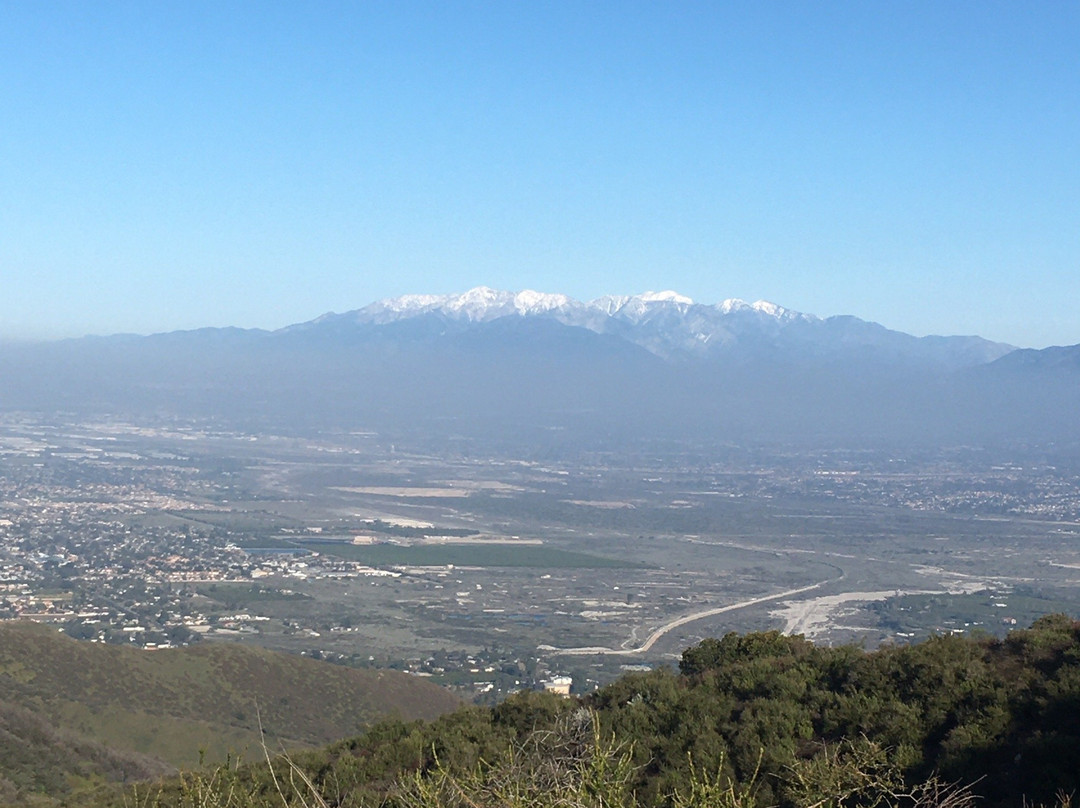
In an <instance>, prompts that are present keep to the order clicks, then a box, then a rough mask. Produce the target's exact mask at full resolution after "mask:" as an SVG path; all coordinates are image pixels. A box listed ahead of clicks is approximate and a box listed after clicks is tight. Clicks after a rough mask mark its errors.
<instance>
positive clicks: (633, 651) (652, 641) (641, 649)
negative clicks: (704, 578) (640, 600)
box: [537, 575, 843, 656]
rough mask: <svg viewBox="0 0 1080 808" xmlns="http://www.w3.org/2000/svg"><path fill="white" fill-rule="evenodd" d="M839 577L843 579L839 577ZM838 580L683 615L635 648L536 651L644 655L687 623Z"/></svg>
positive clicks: (548, 648) (549, 647)
mask: <svg viewBox="0 0 1080 808" xmlns="http://www.w3.org/2000/svg"><path fill="white" fill-rule="evenodd" d="M841 577H843V576H842V575H841ZM837 580H838V579H836V578H826V579H825V580H824V581H818V582H817V583H816V584H810V585H809V586H801V587H799V588H798V589H786V590H784V591H783V592H777V593H775V594H773V595H764V596H762V597H760V598H751V599H750V600H743V601H740V602H738V603H730V604H728V605H727V606H717V607H715V608H712V609H704V610H703V611H700V612H694V613H693V614H688V615H685V616H684V617H680V618H678V619H677V620H672V621H671V622H670V623H665V624H664V625H662V626H660V628H658V629H656V631H654V632H653V633H652V634H650V635H649V637H648V639H646V640H645V642H643V643H642V644H641V645H639V646H638V647H637V648H603V647H601V646H588V647H585V648H556V647H554V646H552V645H541V646H539V647H538V649H537V650H539V651H545V652H547V653H551V654H559V655H566V656H592V655H594V654H611V655H612V656H634V655H637V654H644V653H647V652H648V651H649V649H651V648H652V647H653V646H654V645H656V642H657V640H659V639H660V638H661V637H663V636H664V635H665V634H667V633H668V632H670V631H674V630H675V629H677V628H679V627H680V626H685V625H686V624H687V623H693V622H694V621H695V620H704V619H705V618H706V617H713V616H715V615H718V614H723V613H724V612H733V611H735V610H736V609H745V608H746V607H748V606H756V605H758V604H759V603H768V602H769V601H773V600H781V599H782V598H790V597H792V596H793V595H801V594H802V593H803V592H810V591H812V590H814V589H817V588H818V587H821V586H824V585H825V584H830V583H835V582H836V581H837Z"/></svg>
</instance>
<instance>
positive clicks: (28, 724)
mask: <svg viewBox="0 0 1080 808" xmlns="http://www.w3.org/2000/svg"><path fill="white" fill-rule="evenodd" d="M458 704H459V700H458V699H457V698H456V697H455V696H454V695H452V694H451V693H449V692H448V691H446V690H443V689H442V688H440V687H438V686H436V685H433V684H431V683H429V682H426V681H423V680H421V679H417V678H415V677H411V676H408V675H406V674H402V673H398V672H395V671H372V670H355V669H351V668H345V667H341V666H336V665H330V664H328V663H323V662H318V661H315V660H311V659H307V658H304V657H299V656H293V655H288V654H281V653H274V652H270V651H265V650H261V649H255V648H250V647H247V646H240V645H231V644H230V645H226V644H215V643H204V644H200V645H198V646H192V647H189V648H179V649H167V650H160V651H142V650H139V649H135V648H127V647H116V646H109V645H102V644H95V643H85V642H79V641H76V640H72V639H70V638H68V637H66V636H65V635H63V634H61V633H59V632H57V631H56V629H54V628H50V627H48V626H42V625H38V624H34V623H0V801H3V800H4V794H5V786H4V785H3V783H4V782H5V781H6V783H7V785H6V792H7V793H8V798H9V799H10V794H11V793H14V792H13V789H15V790H21V791H26V789H31V790H39V791H45V792H48V793H53V794H56V793H62V792H63V791H64V790H65V789H66V788H68V787H69V786H72V785H78V784H80V783H83V782H93V781H95V779H102V778H103V779H125V778H126V779H134V778H139V777H143V776H146V775H148V774H153V773H155V772H159V771H161V770H162V769H163V768H167V767H168V766H175V767H194V766H197V765H198V763H199V758H200V755H201V754H202V755H204V756H205V757H206V759H208V760H210V761H214V760H224V759H225V756H226V755H227V754H228V753H229V752H233V753H240V754H243V755H245V756H246V757H248V758H251V757H255V756H256V753H258V754H261V752H259V751H258V744H259V739H260V735H259V724H260V717H261V723H262V727H263V729H264V730H265V732H266V733H267V735H268V736H269V737H272V738H275V739H276V741H275V743H276V742H277V741H278V740H279V741H280V743H282V744H284V745H286V746H287V747H298V746H311V745H315V744H321V743H326V742H328V741H331V740H333V739H336V738H341V737H344V736H349V735H355V734H357V733H359V732H361V731H362V730H364V729H365V728H367V727H368V726H370V725H371V724H372V723H373V722H374V721H376V720H378V719H381V718H386V717H391V716H392V717H398V718H401V719H405V720H410V719H416V718H429V719H430V718H434V717H435V716H437V715H440V714H442V713H444V712H446V711H448V710H451V709H453V708H455V707H456V706H458ZM58 786H59V787H60V788H59V791H58V790H57V788H58Z"/></svg>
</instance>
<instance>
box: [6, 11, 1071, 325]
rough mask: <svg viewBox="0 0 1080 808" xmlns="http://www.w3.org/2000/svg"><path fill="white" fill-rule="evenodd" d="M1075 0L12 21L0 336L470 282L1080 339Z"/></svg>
mask: <svg viewBox="0 0 1080 808" xmlns="http://www.w3.org/2000/svg"><path fill="white" fill-rule="evenodd" d="M1078 42H1080V4H1077V3H1075V2H1046V3H1016V2H1010V3H995V2H972V3H964V2H941V0H935V2H914V1H912V2H908V1H905V2H872V3H871V2H855V3H840V2H837V3H817V2H814V3H811V2H779V1H778V2H770V3H751V2H731V3H721V2H712V3H696V2H670V3H668V2H662V3H656V2H648V3H632V2H631V3H627V2H619V3H614V2H613V3H602V2H573V3H571V2H567V3H494V2H492V3H439V4H435V3H432V4H415V3H407V2H386V3H382V2H349V3H333V2H312V3H305V2H270V3H266V2H259V3H255V2H251V3H237V2H233V3H230V2H183V3H149V2H93V3H86V2H72V3H63V2H51V3H47V4H46V3H37V2H32V1H31V0H25V1H23V0H20V1H19V2H4V1H0V337H16V338H40V337H56V336H72V335H81V334H84V333H113V332H118V331H134V332H143V333H145V332H152V331H163V330H171V329H175V328H194V327H201V326H219V325H240V326H258V327H267V328H273V327H278V326H282V325H285V324H288V323H292V322H298V321H302V320H307V319H310V318H312V317H315V316H317V315H319V314H321V313H323V312H326V311H330V310H336V311H344V310H348V309H352V308H358V307H360V306H362V305H365V304H366V303H368V302H371V301H372V300H375V299H379V298H383V297H388V296H394V295H399V294H404V293H412V292H433V293H445V292H454V291H463V290H465V289H468V288H470V287H472V286H476V285H481V284H483V285H488V286H493V287H497V288H505V289H522V288H532V289H537V290H540V291H547V292H564V293H566V294H569V295H571V296H573V297H578V298H582V299H588V298H592V297H596V296H599V295H601V294H607V293H633V292H640V291H645V290H647V289H669V288H670V289H676V290H678V291H680V292H682V293H683V294H686V295H689V296H691V297H693V298H694V299H696V300H700V301H702V302H715V301H718V300H722V299H724V298H728V297H741V298H745V299H749V300H756V299H767V300H771V301H773V302H776V303H780V304H782V305H785V306H787V307H789V308H793V309H797V310H800V311H806V312H811V313H814V314H818V315H822V316H827V315H831V314H855V315H857V316H859V317H863V318H865V319H870V320H875V321H877V322H881V323H883V324H884V325H887V326H889V327H891V328H897V329H900V330H904V331H908V332H911V333H915V334H920V335H921V334H928V333H977V334H981V335H983V336H986V337H990V338H993V339H1000V340H1003V341H1008V342H1012V343H1014V344H1018V345H1024V346H1034V347H1042V346H1044V345H1050V344H1075V343H1078V342H1080V306H1078V305H1077V304H1078V303H1080V101H1078V99H1080V47H1078V46H1077V43H1078Z"/></svg>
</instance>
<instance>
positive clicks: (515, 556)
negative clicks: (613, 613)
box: [304, 542, 641, 569]
mask: <svg viewBox="0 0 1080 808" xmlns="http://www.w3.org/2000/svg"><path fill="white" fill-rule="evenodd" d="M304 547H307V548H308V549H311V550H315V551H317V552H320V553H326V554H327V555H334V556H338V557H339V558H347V559H349V560H352V561H359V562H360V563H362V564H369V565H371V566H373V567H380V566H382V567H385V566H415V567H442V566H446V565H448V564H453V565H454V566H458V567H539V568H546V569H604V568H620V567H622V568H625V567H639V566H641V565H640V564H635V563H633V562H630V561H623V560H621V559H616V558H603V557H601V556H594V555H588V554H586V553H575V552H572V551H570V550H559V549H557V548H554V547H543V546H538V545H535V544H528V545H518V546H515V545H510V544H482V545H481V544H427V545H414V546H409V547H405V546H402V545H398V544H346V543H345V542H304Z"/></svg>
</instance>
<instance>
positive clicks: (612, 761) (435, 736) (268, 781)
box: [113, 615, 1080, 808]
mask: <svg viewBox="0 0 1080 808" xmlns="http://www.w3.org/2000/svg"><path fill="white" fill-rule="evenodd" d="M679 668H680V669H679V672H677V673H676V672H674V671H670V670H657V671H652V672H648V673H635V674H630V675H627V676H625V677H623V678H622V679H620V680H618V681H617V682H615V683H613V684H611V685H609V686H608V687H605V688H603V689H602V690H600V691H598V692H597V693H595V694H593V695H591V696H589V697H586V698H583V699H562V698H558V697H554V696H548V695H544V694H537V693H524V694H519V695H518V696H515V697H513V698H511V699H508V700H507V701H505V702H503V703H502V704H500V705H498V706H497V707H495V708H492V709H485V708H479V707H469V708H464V709H462V710H459V711H457V712H455V713H451V714H448V715H445V716H442V717H441V718H438V719H436V720H435V721H433V722H430V723H422V722H415V723H406V722H400V721H390V722H383V723H381V724H378V725H376V726H375V727H374V728H373V729H371V730H370V731H369V732H367V733H366V734H365V735H362V736H359V737H356V738H353V739H351V740H348V741H343V742H340V743H337V744H335V745H333V746H331V747H329V748H327V749H324V750H322V751H318V752H305V753H299V754H294V755H291V756H279V757H276V758H271V757H270V756H267V758H268V759H267V761H266V762H262V763H261V764H259V765H251V766H235V765H233V766H226V767H220V768H218V769H216V770H212V771H208V772H205V773H203V774H197V775H187V776H185V777H184V778H182V779H180V780H172V781H168V782H165V783H164V784H162V785H159V786H154V787H147V786H143V787H141V788H140V789H139V790H137V791H135V792H126V793H125V795H124V796H123V797H122V798H114V799H113V804H125V805H128V806H131V805H132V804H133V803H134V804H137V805H150V804H153V805H155V806H180V807H182V808H245V806H254V805H282V804H288V805H304V806H319V805H324V804H325V805H332V806H335V807H337V806H341V807H342V808H347V807H349V806H376V805H386V806H391V807H392V808H419V806H432V807H433V808H439V806H445V808H459V807H461V808H464V807H465V806H469V807H470V808H489V807H490V808H495V807H496V806H499V807H501V808H519V807H520V808H525V807H526V806H534V807H535V808H547V806H551V808H554V807H555V806H595V807H596V808H601V807H602V806H611V807H612V808H615V807H616V806H625V808H630V806H665V807H667V806H670V808H704V807H705V806H717V807H718V808H719V807H723V806H729V807H730V808H764V807H765V806H781V807H783V808H797V807H801V808H824V807H825V806H836V807H837V808H839V807H840V806H875V807H876V806H897V807H899V806H941V807H942V808H966V806H969V805H974V804H978V805H980V806H987V807H988V808H993V806H999V805H1000V806H1006V805H1008V806H1021V805H1068V804H1069V802H1070V799H1071V795H1072V793H1073V792H1074V791H1075V790H1076V788H1077V781H1078V778H1080V623H1077V622H1073V621H1072V620H1070V619H1069V618H1066V617H1064V616H1060V615H1058V616H1050V617H1046V618H1043V619H1041V620H1039V621H1037V622H1036V624H1035V625H1033V626H1032V628H1031V629H1029V630H1024V631H1016V632H1013V633H1012V634H1011V635H1009V636H1008V637H1007V638H1006V639H1005V640H1001V641H999V640H994V639H991V638H966V637H959V636H941V637H935V638H933V639H930V640H928V641H926V642H923V643H921V644H918V645H915V646H910V647H897V648H883V649H880V650H877V651H874V652H866V651H863V650H861V649H859V648H857V647H852V646H844V647H838V648H819V647H816V646H814V645H813V644H811V643H809V642H807V641H805V640H804V639H802V638H801V637H786V636H783V635H781V634H779V633H777V632H767V633H759V634H750V635H746V636H738V635H734V634H731V635H728V636H726V637H724V638H723V639H710V640H706V641H704V642H702V643H700V644H699V645H697V646H695V647H693V648H690V649H688V650H687V651H686V652H685V653H684V654H683V657H682V661H681V663H680V666H679Z"/></svg>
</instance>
